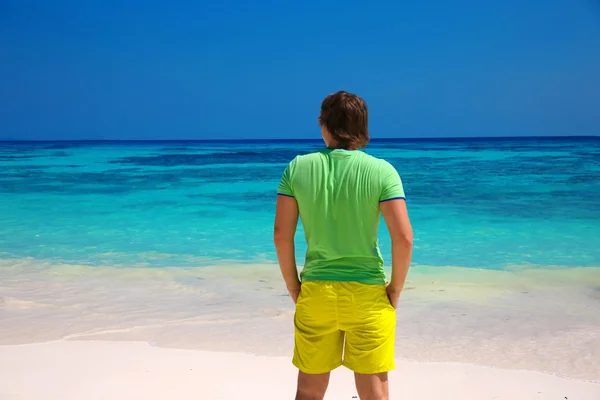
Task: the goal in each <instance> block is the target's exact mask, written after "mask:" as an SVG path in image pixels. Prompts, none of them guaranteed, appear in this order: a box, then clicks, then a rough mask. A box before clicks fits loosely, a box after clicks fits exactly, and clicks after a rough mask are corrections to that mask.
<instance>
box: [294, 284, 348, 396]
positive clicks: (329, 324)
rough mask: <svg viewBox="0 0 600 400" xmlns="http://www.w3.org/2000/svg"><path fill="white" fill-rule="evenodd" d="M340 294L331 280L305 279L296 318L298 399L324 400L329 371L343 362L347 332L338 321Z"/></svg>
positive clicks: (295, 350)
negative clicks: (308, 280) (307, 280)
mask: <svg viewBox="0 0 600 400" xmlns="http://www.w3.org/2000/svg"><path fill="white" fill-rule="evenodd" d="M336 307H337V293H336V290H335V287H334V285H332V284H331V283H329V282H321V281H318V282H304V283H302V289H301V290H300V297H299V298H298V302H297V303H296V314H295V317H294V332H295V333H294V343H295V346H294V359H293V364H294V365H295V366H296V368H298V369H299V370H300V372H299V374H298V389H297V394H296V399H297V400H313V399H314V400H321V399H323V397H324V396H325V391H326V390H327V385H328V384H329V373H330V372H331V371H333V370H334V369H336V368H337V367H339V366H340V365H342V352H343V348H344V332H342V331H340V330H339V328H338V322H337V312H336Z"/></svg>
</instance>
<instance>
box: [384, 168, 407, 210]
mask: <svg viewBox="0 0 600 400" xmlns="http://www.w3.org/2000/svg"><path fill="white" fill-rule="evenodd" d="M396 199H405V195H404V187H403V186H402V180H401V179H400V175H399V174H398V171H396V168H394V166H393V165H392V164H390V163H389V162H387V161H385V162H384V163H383V166H382V168H381V195H380V196H379V201H380V202H383V201H389V200H396Z"/></svg>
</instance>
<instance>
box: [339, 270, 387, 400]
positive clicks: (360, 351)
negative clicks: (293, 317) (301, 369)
mask: <svg viewBox="0 0 600 400" xmlns="http://www.w3.org/2000/svg"><path fill="white" fill-rule="evenodd" d="M343 288H344V289H345V291H344V292H345V295H344V296H340V297H341V300H340V303H341V304H342V305H341V306H340V320H341V321H342V326H341V328H342V329H344V331H345V332H346V345H345V348H344V365H345V366H346V367H347V368H349V369H350V370H352V371H354V373H355V379H356V389H357V390H358V394H359V397H360V399H361V400H387V399H389V394H388V372H389V371H391V370H393V369H394V342H395V331H396V310H394V307H392V305H391V304H390V301H389V299H388V297H387V292H386V290H385V286H375V285H363V284H360V283H354V282H345V283H344V285H343Z"/></svg>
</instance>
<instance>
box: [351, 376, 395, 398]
mask: <svg viewBox="0 0 600 400" xmlns="http://www.w3.org/2000/svg"><path fill="white" fill-rule="evenodd" d="M354 380H355V382H356V390H357V391H358V397H359V398H360V400H388V399H389V398H390V397H389V389H388V374H387V372H383V373H381V374H373V375H363V374H357V373H355V374H354Z"/></svg>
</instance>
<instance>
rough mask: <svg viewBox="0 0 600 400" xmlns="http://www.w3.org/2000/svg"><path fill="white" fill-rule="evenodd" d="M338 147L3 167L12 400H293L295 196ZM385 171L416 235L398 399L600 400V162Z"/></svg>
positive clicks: (456, 154)
mask: <svg viewBox="0 0 600 400" xmlns="http://www.w3.org/2000/svg"><path fill="white" fill-rule="evenodd" d="M15 146H16V147H15ZM19 146H20V147H19ZM316 146H317V143H313V142H272V143H271V142H265V143H262V142H259V143H245V142H241V143H236V142H233V143H229V142H228V143H225V142H214V143H213V142H210V143H195V142H190V143H188V142H184V143H179V142H173V143H171V142H167V143H150V144H148V143H108V144H97V143H96V144H81V143H36V144H21V145H15V144H3V145H1V146H0V166H1V167H2V168H1V169H0V192H1V196H0V399H2V400H4V399H11V400H12V399H32V400H37V399H53V400H54V399H94V398H98V399H100V398H102V399H121V398H123V399H131V398H133V399H135V398H146V399H163V398H196V397H200V398H207V399H221V398H222V399H240V398H257V397H256V396H257V394H256V393H267V395H268V396H271V397H264V398H267V399H270V398H273V399H275V398H277V399H282V398H291V397H292V396H293V390H294V386H295V373H296V372H295V371H294V368H293V367H292V365H291V361H290V358H291V354H292V350H293V314H294V306H293V303H292V301H291V299H290V297H289V295H288V294H287V293H286V290H285V287H284V284H283V281H282V279H281V276H280V272H279V268H278V266H277V264H276V261H275V255H274V250H273V245H272V238H271V235H272V223H273V202H274V191H275V188H276V185H277V182H278V179H279V177H280V174H281V172H282V171H283V168H284V167H285V165H286V163H287V162H288V161H289V160H290V159H291V158H292V157H293V156H294V155H295V154H298V153H302V152H308V151H311V149H313V148H314V147H316ZM369 151H371V152H372V153H373V154H374V155H377V156H382V157H385V158H387V159H390V160H391V162H392V163H393V164H394V165H395V166H396V167H397V169H398V170H399V171H400V173H401V175H402V177H403V180H404V183H405V186H406V191H407V198H408V206H409V211H410V213H411V220H412V221H413V225H414V228H415V249H414V257H413V263H412V266H411V270H410V272H409V276H408V280H407V283H406V286H405V289H404V292H403V293H402V296H401V299H400V305H399V307H398V325H397V343H396V348H395V351H396V357H397V359H398V368H397V369H396V370H395V371H394V372H393V373H392V375H391V388H392V393H393V394H392V399H396V398H398V399H400V398H414V399H429V398H431V399H437V398H447V399H450V400H452V399H455V398H456V399H476V400H479V399H482V400H487V399H490V400H491V399H515V400H519V399H523V400H525V399H527V400H529V399H559V400H560V399H565V398H567V399H583V400H587V399H591V400H598V399H600V394H599V391H598V390H599V387H600V312H598V310H599V309H600V308H599V306H600V248H599V247H598V246H597V240H596V239H595V238H598V237H600V222H599V221H600V214H599V213H600V208H598V207H597V204H598V203H597V193H598V190H600V181H598V180H597V176H600V175H598V173H599V172H598V171H600V157H598V155H599V154H600V141H598V140H597V139H586V140H583V139H582V140H581V141H578V140H575V139H573V140H571V139H552V140H550V139H545V140H540V141H536V140H533V139H532V140H525V139H523V140H509V139H506V140H504V139H503V140H500V139H498V140H489V141H485V140H483V141H481V140H479V141H478V140H468V139H465V140H462V141H456V142H455V141H446V142H443V141H441V142H439V141H435V142H434V141H431V142H422V141H404V142H403V141H388V142H381V143H378V142H375V143H374V144H373V146H372V147H371V148H370V149H369ZM449 171H451V173H450V172H449ZM465 177H468V179H465ZM566 187H568V190H566V189H565V188H566ZM302 233H303V232H302V229H301V227H300V229H299V232H298V235H297V245H298V247H297V251H298V254H297V258H298V260H299V261H298V263H299V264H300V266H301V264H302V260H303V252H304V251H305V246H304V244H303V240H302V239H303V238H302ZM386 233H387V232H386V230H385V227H384V226H382V228H381V235H380V244H381V248H382V253H383V257H384V259H385V262H386V271H387V273H388V274H389V272H390V269H389V263H390V253H389V251H390V248H389V238H386ZM269 377H271V379H270V380H269V379H268V378H269ZM351 381H352V376H351V373H349V372H348V371H346V370H344V369H343V368H342V369H340V370H336V371H335V373H334V376H333V380H332V382H331V385H332V386H331V392H330V393H329V397H328V398H329V399H345V398H348V399H351V398H352V396H353V395H355V393H354V392H353V385H352V382H351ZM94 396H96V397H94Z"/></svg>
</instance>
